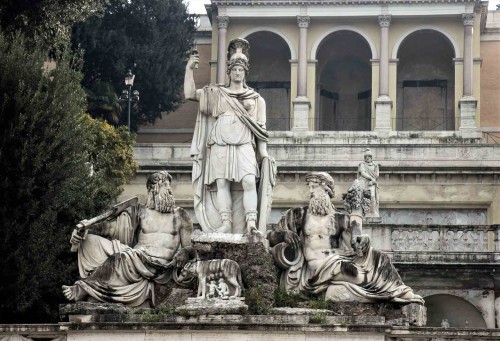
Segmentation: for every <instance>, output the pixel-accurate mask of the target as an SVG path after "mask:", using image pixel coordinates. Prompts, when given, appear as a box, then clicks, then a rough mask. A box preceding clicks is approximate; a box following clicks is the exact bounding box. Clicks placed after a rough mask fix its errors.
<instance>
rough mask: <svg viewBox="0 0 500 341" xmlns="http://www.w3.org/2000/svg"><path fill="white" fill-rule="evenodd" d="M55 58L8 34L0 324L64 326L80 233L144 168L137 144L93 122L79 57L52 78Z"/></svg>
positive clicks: (3, 84)
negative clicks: (66, 288)
mask: <svg viewBox="0 0 500 341" xmlns="http://www.w3.org/2000/svg"><path fill="white" fill-rule="evenodd" d="M26 46H30V47H29V48H27V47H26ZM46 56H47V50H46V49H44V48H41V47H40V45H39V44H38V45H31V44H26V40H25V39H24V38H23V37H22V36H21V35H20V34H16V35H15V36H12V37H6V36H5V35H4V34H3V33H1V32H0V96H1V100H0V226H1V229H0V254H1V255H2V257H1V258H0V297H1V298H2V299H1V300H0V321H2V322H5V323H7V322H13V321H16V322H20V321H22V322H45V321H54V320H56V318H57V307H58V304H59V303H61V302H63V301H64V298H63V296H62V294H61V285H62V284H68V283H72V282H73V281H74V280H75V278H77V274H76V261H75V255H74V254H70V253H69V236H70V233H71V230H72V229H73V227H74V226H75V223H77V222H78V221H79V220H81V219H83V218H89V217H91V216H93V215H95V214H96V213H97V212H99V211H101V210H102V209H104V208H105V207H107V206H109V204H110V203H111V201H112V200H113V199H114V198H115V196H116V194H117V193H118V192H119V190H120V188H121V185H122V184H123V182H124V181H125V180H127V179H129V178H130V176H132V174H133V170H134V169H135V167H136V166H135V164H134V163H133V162H131V152H132V151H131V148H132V141H133V138H132V137H131V136H129V135H128V133H126V132H123V131H122V130H121V131H115V130H114V128H111V127H109V126H107V125H104V124H102V123H100V122H95V121H93V120H91V119H90V118H88V117H86V114H85V107H86V103H85V98H86V95H85V92H84V91H83V89H82V87H81V85H80V82H81V74H80V73H79V72H78V71H75V70H74V68H73V66H72V65H73V63H72V60H71V57H70V56H68V55H66V54H64V55H62V57H61V59H59V60H57V67H55V68H54V69H53V70H48V69H47V67H46V65H45V64H46V63H45V61H46ZM20 61H22V62H20ZM103 146H104V147H103ZM120 167H121V168H120ZM92 168H93V169H94V171H93V172H94V174H92Z"/></svg>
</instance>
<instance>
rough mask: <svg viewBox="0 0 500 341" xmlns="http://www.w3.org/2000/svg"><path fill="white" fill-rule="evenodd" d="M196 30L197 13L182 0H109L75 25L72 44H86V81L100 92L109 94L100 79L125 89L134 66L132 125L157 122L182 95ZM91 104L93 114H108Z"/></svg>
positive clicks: (82, 46) (170, 109) (176, 105)
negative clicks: (99, 13) (135, 92)
mask: <svg viewBox="0 0 500 341" xmlns="http://www.w3.org/2000/svg"><path fill="white" fill-rule="evenodd" d="M194 32H195V24H194V19H193V18H192V17H191V16H189V14H188V13H187V9H186V5H185V4H184V3H183V2H182V0H169V1H165V0H134V1H128V0H109V1H107V2H106V5H105V8H104V16H92V17H90V18H89V19H88V20H87V21H85V22H84V23H81V24H78V25H76V26H75V29H74V31H73V38H72V41H73V47H74V48H75V49H80V48H81V49H83V50H84V60H85V62H84V66H83V73H84V80H83V85H84V87H85V88H86V89H92V91H93V92H94V93H96V94H97V95H98V96H104V92H102V91H97V90H96V84H97V83H98V82H103V83H107V84H111V85H112V87H113V92H114V93H121V91H122V90H123V89H124V88H125V84H124V77H125V74H126V72H127V70H128V69H132V72H133V73H134V74H135V75H136V78H135V82H134V87H133V88H134V90H138V91H139V92H140V103H139V105H138V106H137V108H135V109H136V110H133V112H132V117H131V120H132V127H133V129H135V128H136V127H137V125H138V124H140V123H145V122H149V123H154V122H155V120H156V119H157V118H160V117H161V113H162V112H171V111H174V110H175V109H176V108H177V107H178V105H179V104H180V103H181V101H182V97H181V94H180V89H181V86H182V84H183V79H184V68H185V58H186V51H188V50H189V49H190V48H191V45H192V42H193V33H194ZM90 109H91V111H90V113H91V114H92V116H93V117H99V118H104V119H107V120H108V118H107V117H106V115H103V113H102V112H100V111H99V110H94V109H93V106H91V108H90ZM122 116H123V117H122V123H124V122H125V121H126V117H125V115H122ZM109 122H111V121H109Z"/></svg>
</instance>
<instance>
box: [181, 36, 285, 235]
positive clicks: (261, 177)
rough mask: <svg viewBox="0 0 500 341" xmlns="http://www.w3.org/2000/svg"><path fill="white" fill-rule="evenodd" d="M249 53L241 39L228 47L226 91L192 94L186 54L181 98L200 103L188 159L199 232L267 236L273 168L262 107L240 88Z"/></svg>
mask: <svg viewBox="0 0 500 341" xmlns="http://www.w3.org/2000/svg"><path fill="white" fill-rule="evenodd" d="M249 48H250V47H249V44H248V42H247V41H246V40H244V39H240V38H238V39H235V40H233V41H231V42H230V43H229V47H228V62H227V74H228V80H229V81H228V84H226V85H220V84H217V85H207V86H205V87H204V88H203V89H198V90H197V89H196V86H195V83H194V78H193V69H195V68H196V66H197V64H198V63H199V56H198V55H197V54H191V57H190V59H189V61H188V63H187V65H186V75H185V79H184V94H185V97H186V99H189V100H193V101H197V102H199V110H198V117H197V120H196V126H195V132H194V136H193V142H192V146H191V156H192V158H193V174H192V179H193V189H194V210H195V214H196V217H197V219H198V222H199V224H200V226H201V227H202V229H203V231H204V232H221V233H236V234H263V233H265V231H266V218H267V215H268V214H269V211H270V208H271V200H272V199H271V198H272V189H273V186H274V184H275V177H276V166H275V162H274V159H272V158H271V157H269V155H268V153H267V141H268V132H267V130H266V103H265V101H264V99H263V98H262V97H261V96H260V95H259V94H258V93H257V92H256V91H254V90H253V89H251V88H249V87H248V86H247V85H246V83H245V78H246V76H247V74H248V71H249V67H250V63H249V58H248V51H249ZM258 160H262V162H261V166H260V167H259V164H258V162H257V161H258Z"/></svg>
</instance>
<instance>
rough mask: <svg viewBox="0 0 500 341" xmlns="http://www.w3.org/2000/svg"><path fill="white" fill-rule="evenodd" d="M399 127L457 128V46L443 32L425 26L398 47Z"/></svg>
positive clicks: (402, 128)
mask: <svg viewBox="0 0 500 341" xmlns="http://www.w3.org/2000/svg"><path fill="white" fill-rule="evenodd" d="M398 58H399V64H398V76H397V77H398V82H397V87H398V88H397V117H396V129H397V130H455V127H456V124H455V114H454V112H455V110H454V103H455V99H454V97H455V96H454V95H455V70H454V65H453V58H454V50H453V46H452V44H451V43H450V41H449V40H448V38H446V36H444V35H443V34H442V33H440V32H437V31H434V30H430V29H423V30H419V31H416V32H413V33H411V34H410V35H408V36H407V37H406V38H405V39H404V41H403V42H402V43H401V46H400V48H399V50H398Z"/></svg>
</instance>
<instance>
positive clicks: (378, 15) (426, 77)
mask: <svg viewBox="0 0 500 341" xmlns="http://www.w3.org/2000/svg"><path fill="white" fill-rule="evenodd" d="M237 37H242V38H245V39H247V40H248V41H249V42H250V46H251V48H250V74H249V75H248V79H247V83H248V84H249V85H250V86H251V87H253V88H254V89H256V90H257V91H258V92H259V93H260V94H261V95H262V96H263V97H264V99H265V100H266V104H267V127H268V130H269V131H270V141H269V145H268V150H269V154H270V155H272V156H274V157H275V158H276V161H277V164H278V183H277V185H276V188H275V192H274V198H273V211H272V214H271V218H270V221H269V223H276V222H277V221H278V220H279V218H280V216H281V213H282V212H283V211H284V210H285V209H287V208H289V207H293V206H299V205H303V204H305V203H306V202H307V201H308V195H307V188H306V186H305V175H306V174H307V173H308V172H310V171H327V172H329V173H330V174H331V175H332V177H333V178H334V180H335V183H336V192H337V197H336V198H335V199H334V204H335V205H337V206H341V205H342V204H341V195H340V193H345V192H346V191H347V188H348V187H349V186H350V184H351V183H352V181H353V180H354V179H355V177H356V172H357V167H358V164H359V163H360V162H361V161H362V160H363V151H364V149H365V148H366V147H370V148H371V150H372V152H373V154H374V159H375V161H376V162H378V163H379V165H380V173H381V175H380V179H379V185H380V192H381V195H380V203H381V204H380V213H381V216H382V223H380V224H367V225H366V231H368V232H369V233H370V234H371V235H372V238H373V239H374V244H375V247H377V248H379V249H381V250H384V251H387V252H389V253H390V254H391V255H392V257H393V259H394V262H395V263H396V265H397V267H398V269H399V270H400V272H401V275H402V277H403V279H404V281H405V283H407V284H408V285H410V286H412V287H414V288H415V289H416V291H417V292H418V293H421V294H423V296H425V299H426V302H427V303H426V305H427V307H428V311H429V315H428V317H429V323H428V324H429V325H430V326H439V325H440V322H441V321H442V319H444V318H447V319H448V320H449V321H450V324H451V326H457V327H460V326H462V327H465V326H470V327H471V328H472V327H474V328H497V327H500V283H499V282H498V281H497V279H498V275H497V273H498V272H499V270H500V267H499V266H498V265H497V260H498V258H499V257H500V239H499V237H500V236H499V233H500V226H499V225H498V224H500V145H499V144H498V143H499V142H500V86H499V84H498V79H500V68H499V67H498V62H499V60H500V11H488V10H487V2H484V1H476V0H457V1H453V2H450V1H445V0H426V1H416V0H384V1H381V0H359V1H354V0H351V1H349V0H347V1H340V0H310V1H303V0H239V1H234V0H212V6H209V7H208V8H207V16H202V17H201V18H200V26H199V30H198V37H197V41H196V43H197V50H198V51H199V53H200V64H199V69H198V70H195V81H196V84H197V86H198V88H201V87H202V86H204V85H206V84H208V83H219V84H221V83H224V82H225V81H226V78H225V77H226V70H225V65H226V60H225V58H226V49H227V43H228V42H229V41H230V40H232V39H234V38H237ZM196 114H197V104H196V103H185V104H184V105H183V106H182V107H181V108H180V109H179V110H178V111H176V112H174V113H170V114H169V115H167V116H165V117H164V118H163V119H162V120H160V121H158V122H157V123H156V124H155V125H153V126H144V127H141V129H140V131H139V135H138V139H137V141H138V144H137V145H136V148H135V152H136V159H137V161H138V162H139V164H140V170H139V173H138V175H137V177H136V178H135V179H134V181H133V182H132V183H131V184H130V185H128V187H127V188H126V190H125V193H124V194H123V196H124V197H125V196H130V195H132V194H134V195H136V194H139V196H142V197H143V198H144V196H145V189H144V188H143V184H144V183H145V177H146V176H147V175H148V174H149V173H150V172H152V171H154V170H158V169H166V170H168V171H169V172H171V173H172V174H174V176H175V177H176V181H175V187H174V188H173V190H174V193H175V194H176V198H177V201H178V203H179V205H181V206H184V207H188V208H189V207H192V206H193V191H192V187H191V160H190V155H189V152H190V141H191V137H192V134H193V130H194V124H195V120H196Z"/></svg>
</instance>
